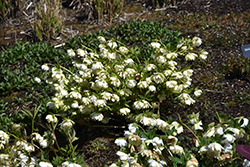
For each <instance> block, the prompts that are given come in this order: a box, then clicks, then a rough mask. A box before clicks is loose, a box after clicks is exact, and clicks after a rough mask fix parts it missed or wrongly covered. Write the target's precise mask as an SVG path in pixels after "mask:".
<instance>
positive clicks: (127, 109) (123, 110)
mask: <svg viewBox="0 0 250 167" xmlns="http://www.w3.org/2000/svg"><path fill="white" fill-rule="evenodd" d="M120 113H121V115H127V114H129V113H130V109H129V108H121V109H120Z"/></svg>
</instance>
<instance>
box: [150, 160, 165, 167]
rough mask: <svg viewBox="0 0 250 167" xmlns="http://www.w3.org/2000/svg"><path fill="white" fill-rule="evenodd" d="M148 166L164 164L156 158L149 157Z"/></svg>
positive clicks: (155, 166)
mask: <svg viewBox="0 0 250 167" xmlns="http://www.w3.org/2000/svg"><path fill="white" fill-rule="evenodd" d="M148 167H163V165H162V164H160V163H159V162H157V161H156V160H153V159H149V160H148Z"/></svg>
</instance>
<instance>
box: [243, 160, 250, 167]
mask: <svg viewBox="0 0 250 167" xmlns="http://www.w3.org/2000/svg"><path fill="white" fill-rule="evenodd" d="M242 166H243V167H250V161H249V160H247V159H244V161H243V164H242Z"/></svg>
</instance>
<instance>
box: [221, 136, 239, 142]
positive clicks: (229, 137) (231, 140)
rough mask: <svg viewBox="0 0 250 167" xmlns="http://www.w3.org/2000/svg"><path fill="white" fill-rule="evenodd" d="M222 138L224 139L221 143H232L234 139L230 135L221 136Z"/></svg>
mask: <svg viewBox="0 0 250 167" xmlns="http://www.w3.org/2000/svg"><path fill="white" fill-rule="evenodd" d="M223 138H225V139H224V140H223V141H221V143H233V142H234V141H235V139H236V138H235V137H234V136H233V135H231V134H225V135H223Z"/></svg>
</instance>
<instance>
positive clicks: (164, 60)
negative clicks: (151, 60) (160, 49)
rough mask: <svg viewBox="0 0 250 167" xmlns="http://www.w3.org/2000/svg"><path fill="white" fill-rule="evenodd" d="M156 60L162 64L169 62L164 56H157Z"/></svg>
mask: <svg viewBox="0 0 250 167" xmlns="http://www.w3.org/2000/svg"><path fill="white" fill-rule="evenodd" d="M156 60H157V61H158V63H160V64H165V63H166V62H167V59H166V58H165V57H164V56H158V57H157V58H156Z"/></svg>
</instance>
